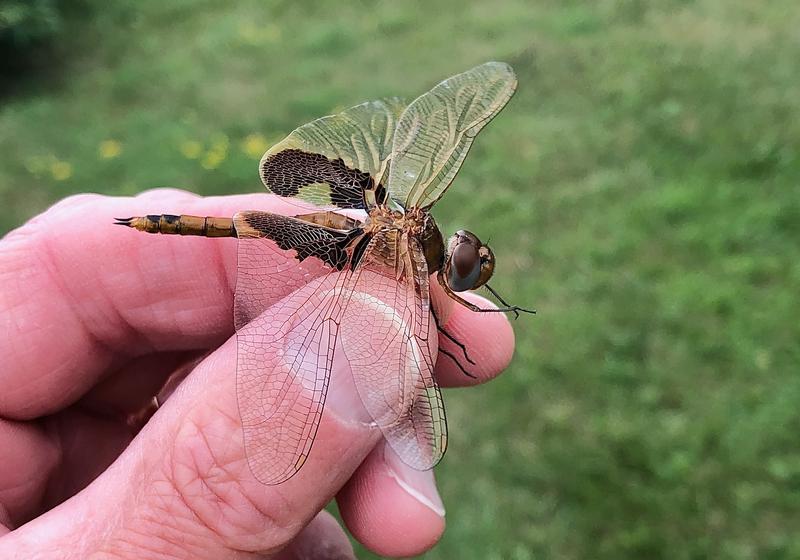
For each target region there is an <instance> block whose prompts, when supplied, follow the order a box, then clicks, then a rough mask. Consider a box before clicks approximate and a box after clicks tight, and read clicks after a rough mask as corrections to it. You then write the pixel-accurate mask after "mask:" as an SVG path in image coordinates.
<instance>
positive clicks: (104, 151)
mask: <svg viewBox="0 0 800 560" xmlns="http://www.w3.org/2000/svg"><path fill="white" fill-rule="evenodd" d="M97 151H98V153H99V154H100V157H101V158H103V159H114V158H115V157H117V156H118V155H120V154H121V153H122V144H120V143H119V142H118V141H116V140H103V141H102V142H100V146H99V147H98V150H97Z"/></svg>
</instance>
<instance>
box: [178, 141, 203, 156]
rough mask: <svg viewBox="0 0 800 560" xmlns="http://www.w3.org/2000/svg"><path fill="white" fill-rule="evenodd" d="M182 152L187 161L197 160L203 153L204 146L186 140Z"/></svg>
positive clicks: (182, 143) (182, 145)
mask: <svg viewBox="0 0 800 560" xmlns="http://www.w3.org/2000/svg"><path fill="white" fill-rule="evenodd" d="M180 150H181V153H182V154H183V157H185V158H186V159H197V158H199V157H200V154H202V153H203V145H202V144H201V143H200V142H198V141H197V140H186V141H185V142H181V145H180Z"/></svg>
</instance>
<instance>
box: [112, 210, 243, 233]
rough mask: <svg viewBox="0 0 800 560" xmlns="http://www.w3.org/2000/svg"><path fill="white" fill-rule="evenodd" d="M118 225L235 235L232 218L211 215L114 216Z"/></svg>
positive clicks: (175, 231)
mask: <svg viewBox="0 0 800 560" xmlns="http://www.w3.org/2000/svg"><path fill="white" fill-rule="evenodd" d="M115 219H116V220H117V221H116V222H114V223H115V225H118V226H127V227H130V228H133V229H135V230H138V231H143V232H146V233H163V234H167V235H200V236H203V237H237V235H236V228H234V227H233V219H232V218H215V217H212V216H205V217H201V216H187V215H181V216H176V215H174V214H151V215H149V216H137V217H132V218H115Z"/></svg>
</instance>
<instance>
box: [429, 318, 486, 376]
mask: <svg viewBox="0 0 800 560" xmlns="http://www.w3.org/2000/svg"><path fill="white" fill-rule="evenodd" d="M431 313H433V318H434V320H435V321H436V329H437V330H438V331H439V332H440V333H442V334H443V335H444V336H445V337H446V338H447V339H448V340H449V341H450V342H452V343H453V344H455V345H456V346H458V347H459V348H460V349H461V352H462V353H463V354H464V358H466V360H467V361H468V362H469V363H470V364H472V365H473V366H474V365H476V364H475V361H474V360H473V359H472V358H470V357H469V353H467V347H466V346H465V345H464V343H463V342H461V341H460V340H458V339H457V338H456V337H454V336H453V335H452V334H450V333H449V332H447V329H445V328H444V326H443V325H442V324H441V322H440V321H439V316H438V315H437V314H436V310H435V309H434V308H433V306H431ZM440 352H442V353H444V354H445V355H447V356H450V357H451V358H453V360H454V361H455V362H456V363H458V365H459V367H461V364H460V363H459V362H458V360H456V359H455V358H454V357H453V355H452V354H450V353H448V352H447V351H446V350H440ZM461 371H463V372H464V373H465V374H467V375H468V376H469V377H475V376H474V375H471V374H469V373H467V371H466V370H464V368H463V367H461Z"/></svg>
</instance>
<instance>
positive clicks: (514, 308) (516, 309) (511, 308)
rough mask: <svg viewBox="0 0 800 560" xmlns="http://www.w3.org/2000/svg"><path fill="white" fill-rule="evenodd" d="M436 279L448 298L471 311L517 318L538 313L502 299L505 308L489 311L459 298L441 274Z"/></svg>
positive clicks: (492, 308) (493, 308)
mask: <svg viewBox="0 0 800 560" xmlns="http://www.w3.org/2000/svg"><path fill="white" fill-rule="evenodd" d="M436 277H437V279H438V280H439V284H440V285H441V286H442V288H443V289H444V291H445V292H446V293H447V295H448V296H450V297H451V298H452V299H454V300H456V301H457V302H458V303H460V304H461V305H463V306H464V307H466V308H467V309H469V310H470V311H474V312H475V313H513V314H514V316H515V318H518V317H519V313H520V311H522V312H523V313H536V311H535V310H534V309H525V308H524V307H520V306H518V305H508V304H507V303H506V302H505V301H503V300H502V299H500V303H502V304H503V307H490V308H487V309H484V308H483V307H478V306H477V305H475V304H474V303H471V302H469V301H467V300H465V299H464V298H462V297H461V296H459V295H458V294H457V293H456V292H454V291H453V290H451V289H450V286H448V285H447V282H446V281H445V279H444V277H443V276H442V274H441V273H440V274H437V275H436ZM492 293H493V294H496V292H495V291H494V290H492ZM498 298H499V296H498Z"/></svg>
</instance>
